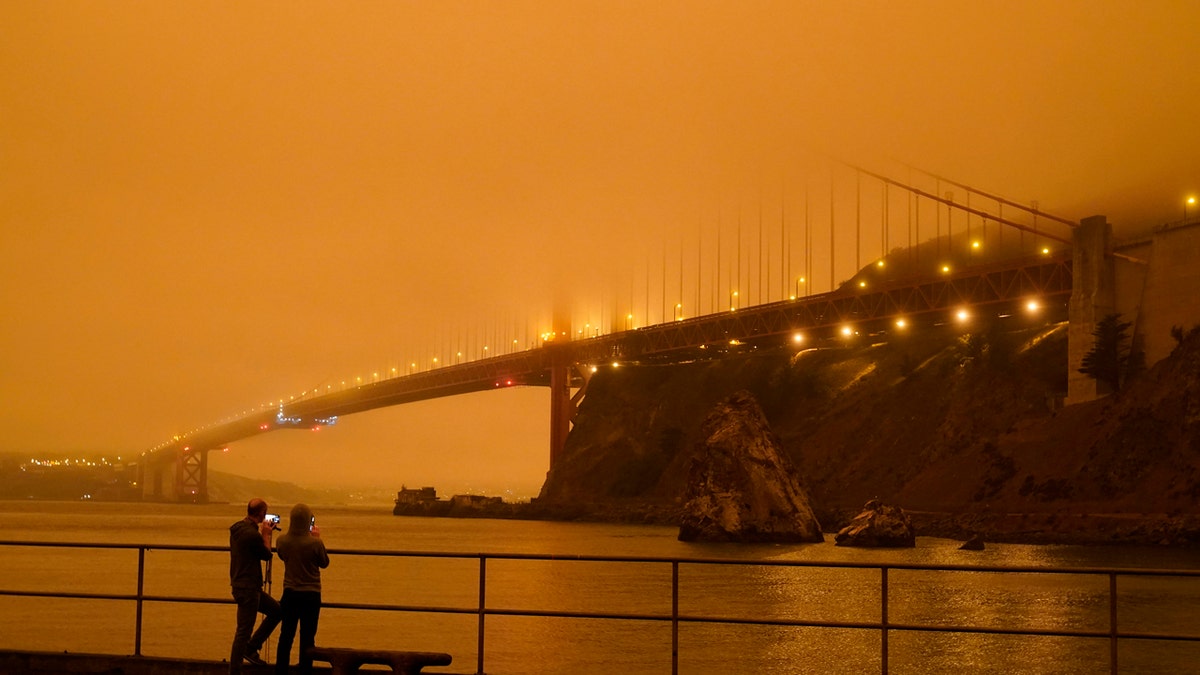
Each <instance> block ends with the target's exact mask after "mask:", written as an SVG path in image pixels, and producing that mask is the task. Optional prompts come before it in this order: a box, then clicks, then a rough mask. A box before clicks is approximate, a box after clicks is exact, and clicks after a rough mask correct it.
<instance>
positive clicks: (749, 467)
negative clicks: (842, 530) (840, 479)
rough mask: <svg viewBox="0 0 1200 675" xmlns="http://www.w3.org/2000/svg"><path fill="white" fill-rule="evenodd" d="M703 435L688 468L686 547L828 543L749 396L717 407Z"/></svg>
mask: <svg viewBox="0 0 1200 675" xmlns="http://www.w3.org/2000/svg"><path fill="white" fill-rule="evenodd" d="M701 434H702V438H704V440H703V441H701V442H700V443H698V444H697V448H696V454H695V456H694V457H693V458H692V461H691V464H690V466H689V468H688V485H687V491H686V494H685V504H684V507H683V514H682V516H681V518H680V525H679V539H680V541H710V542H713V541H736V542H820V541H824V540H825V537H824V535H823V534H821V525H820V523H818V522H817V518H816V516H815V515H814V514H813V511H812V507H811V506H809V501H808V494H807V492H806V491H805V490H804V487H803V486H802V485H801V483H800V480H799V478H798V474H797V473H796V471H795V469H794V468H793V467H792V464H791V462H790V461H789V460H788V459H787V456H786V455H784V454H783V453H782V452H781V451H780V446H779V441H778V440H777V439H776V438H775V435H774V434H772V433H771V430H770V428H769V426H768V425H767V418H766V416H765V415H763V412H762V409H761V408H760V407H759V405H758V401H756V400H755V399H754V396H753V395H751V394H750V392H748V391H738V392H735V393H734V394H732V395H731V396H730V397H729V398H727V399H725V400H724V401H722V402H720V403H718V404H717V405H716V407H715V408H713V410H712V412H710V413H709V414H708V416H707V417H706V418H705V420H704V423H703V425H702V426H701Z"/></svg>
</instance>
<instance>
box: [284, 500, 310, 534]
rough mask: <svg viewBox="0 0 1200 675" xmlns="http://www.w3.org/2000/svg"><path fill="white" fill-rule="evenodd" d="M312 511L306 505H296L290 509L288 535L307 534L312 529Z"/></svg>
mask: <svg viewBox="0 0 1200 675" xmlns="http://www.w3.org/2000/svg"><path fill="white" fill-rule="evenodd" d="M312 517H313V512H312V509H310V508H309V507H308V504H296V505H295V506H293V507H292V512H291V514H290V515H289V516H288V529H287V533H288V534H304V535H307V534H308V530H309V528H310V527H312V522H313V521H312Z"/></svg>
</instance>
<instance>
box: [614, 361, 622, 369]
mask: <svg viewBox="0 0 1200 675" xmlns="http://www.w3.org/2000/svg"><path fill="white" fill-rule="evenodd" d="M620 365H621V364H620V363H619V362H617V361H613V363H612V366H613V368H616V367H618V366H620Z"/></svg>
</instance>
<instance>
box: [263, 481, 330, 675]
mask: <svg viewBox="0 0 1200 675" xmlns="http://www.w3.org/2000/svg"><path fill="white" fill-rule="evenodd" d="M278 552H279V559H280V560H282V561H283V564H284V571H283V599H282V602H281V605H282V607H283V628H281V629H280V630H279V646H278V647H277V648H276V649H277V651H276V653H275V673H276V675H287V672H288V660H289V659H290V658H291V655H292V640H293V639H294V638H295V637H296V623H297V622H299V623H300V672H301V673H304V674H305V675H308V673H311V672H312V666H313V658H312V654H311V653H310V650H311V649H312V648H313V645H315V644H316V639H317V620H318V619H319V618H320V617H321V570H322V569H324V568H326V567H329V554H328V553H326V552H325V542H324V541H322V540H321V528H319V527H317V522H316V519H315V518H313V512H312V509H310V508H308V505H307V504H297V505H295V506H293V507H292V513H291V515H290V516H288V529H287V532H286V533H284V534H283V536H281V537H279V545H278Z"/></svg>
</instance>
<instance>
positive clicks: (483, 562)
mask: <svg viewBox="0 0 1200 675" xmlns="http://www.w3.org/2000/svg"><path fill="white" fill-rule="evenodd" d="M486 590H487V556H485V555H480V556H479V648H478V649H477V652H478V662H477V664H476V666H475V672H476V673H477V675H483V617H484V608H485V607H486V604H485V600H484V598H485V597H486Z"/></svg>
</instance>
